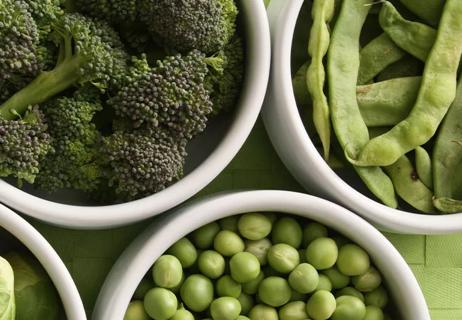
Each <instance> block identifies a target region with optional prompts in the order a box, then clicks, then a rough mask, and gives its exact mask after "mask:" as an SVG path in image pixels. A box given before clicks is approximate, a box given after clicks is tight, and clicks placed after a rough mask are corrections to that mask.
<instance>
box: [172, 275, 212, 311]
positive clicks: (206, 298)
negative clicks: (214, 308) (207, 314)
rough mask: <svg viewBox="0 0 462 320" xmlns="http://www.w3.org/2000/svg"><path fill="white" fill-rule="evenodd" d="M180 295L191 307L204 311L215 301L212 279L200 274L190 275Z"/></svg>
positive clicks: (194, 309)
mask: <svg viewBox="0 0 462 320" xmlns="http://www.w3.org/2000/svg"><path fill="white" fill-rule="evenodd" d="M180 295H181V299H182V300H183V303H184V304H185V305H186V306H187V307H188V308H189V309H191V310H192V311H195V312H202V311H204V310H205V309H207V308H208V307H209V305H210V303H212V301H213V284H212V281H210V279H208V278H206V277H205V276H203V275H200V274H193V275H190V276H189V277H187V278H186V280H185V281H184V283H183V285H182V286H181V289H180Z"/></svg>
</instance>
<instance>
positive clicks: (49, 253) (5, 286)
mask: <svg viewBox="0 0 462 320" xmlns="http://www.w3.org/2000/svg"><path fill="white" fill-rule="evenodd" d="M0 239H1V244H0V283H1V285H0V293H1V296H2V299H0V318H1V319H4V320H12V319H16V320H21V319H27V320H41V319H47V320H64V319H68V320H82V319H86V315H85V309H84V307H83V303H82V300H81V298H80V295H79V292H78V291H77V287H76V286H75V284H74V281H73V280H72V277H71V275H70V274H69V271H68V270H67V268H66V266H65V265H64V263H63V261H62V260H61V258H60V257H59V256H58V254H57V253H56V251H55V250H54V249H53V248H52V247H51V245H50V244H49V243H48V242H47V240H46V239H45V238H44V237H43V236H42V235H41V234H40V233H39V232H38V231H37V230H36V229H35V228H34V227H33V226H31V225H30V224H29V223H28V222H27V221H26V220H24V219H23V218H21V217H20V216H19V215H17V214H16V213H15V212H13V211H11V210H10V209H8V208H6V207H5V206H2V205H0Z"/></svg>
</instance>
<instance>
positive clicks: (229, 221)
mask: <svg viewBox="0 0 462 320" xmlns="http://www.w3.org/2000/svg"><path fill="white" fill-rule="evenodd" d="M238 221H239V216H230V217H226V218H223V219H221V220H220V221H218V223H219V225H220V227H221V229H222V230H228V231H232V232H237V231H238V229H237V222H238Z"/></svg>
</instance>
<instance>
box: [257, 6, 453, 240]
mask: <svg viewBox="0 0 462 320" xmlns="http://www.w3.org/2000/svg"><path fill="white" fill-rule="evenodd" d="M303 2H304V1H303V0H293V1H284V0H272V1H271V2H270V5H269V7H268V14H269V20H270V29H271V38H272V39H271V40H272V64H271V76H270V83H269V86H268V92H267V97H266V101H265V105H264V107H263V110H262V116H263V121H264V124H265V127H266V130H267V132H268V135H269V137H270V140H271V141H272V144H273V146H274V147H275V149H276V151H277V153H278V154H279V156H280V157H281V159H282V160H283V162H284V164H285V165H286V166H287V168H288V169H289V171H290V172H291V173H292V175H293V176H294V177H295V178H296V179H297V180H298V182H299V183H300V184H302V185H303V186H304V187H305V188H306V189H308V190H311V191H314V193H315V194H318V195H322V196H324V197H326V198H329V199H332V200H334V201H336V202H339V203H341V204H343V205H345V206H346V207H348V208H350V209H351V210H353V211H355V212H357V213H358V214H360V215H361V216H363V217H364V218H366V219H368V220H369V221H371V222H372V223H374V224H375V225H377V226H378V227H379V228H381V229H383V230H387V231H392V232H397V233H408V234H445V233H454V232H460V231H461V230H462V213H456V214H448V215H425V214H419V213H412V212H407V211H403V210H399V209H393V208H389V207H387V206H385V205H383V204H381V203H379V202H377V201H375V200H373V199H371V198H369V197H367V196H365V195H363V194H362V193H360V192H359V191H357V190H356V189H354V188H353V187H351V186H350V185H348V184H347V183H346V182H345V181H344V180H343V179H342V178H340V177H339V176H338V175H337V174H336V173H335V172H334V170H332V169H331V168H330V166H329V165H328V164H327V163H326V162H325V161H324V159H323V157H322V156H321V155H320V154H319V152H318V151H317V150H316V148H315V146H314V145H313V143H312V141H311V139H310V137H309V135H308V133H307V131H306V129H305V127H304V124H303V122H302V119H301V116H300V113H299V111H298V108H297V104H296V101H295V96H294V92H293V89H292V76H291V53H292V40H293V39H292V36H293V33H294V30H295V25H296V22H297V19H298V15H299V12H300V9H301V7H302V5H303Z"/></svg>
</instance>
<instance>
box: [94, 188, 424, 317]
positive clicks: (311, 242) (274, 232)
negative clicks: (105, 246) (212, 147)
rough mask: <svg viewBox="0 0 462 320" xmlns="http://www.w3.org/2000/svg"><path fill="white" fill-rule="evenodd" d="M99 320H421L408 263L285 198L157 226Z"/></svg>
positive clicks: (227, 200)
mask: <svg viewBox="0 0 462 320" xmlns="http://www.w3.org/2000/svg"><path fill="white" fill-rule="evenodd" d="M93 319H95V320H96V319H98V320H106V319H110V320H122V319H124V320H149V319H155V320H166V319H172V320H191V319H213V320H248V319H250V320H263V319H264V320H298V319H300V320H305V319H314V320H327V319H332V320H347V319H355V320H384V319H396V320H398V319H403V320H404V319H412V320H417V319H418V320H429V319H430V316H429V313H428V308H427V305H426V302H425V299H424V297H423V294H422V291H421V289H420V287H419V285H418V283H417V281H416V279H415V277H414V275H413V273H412V271H411V270H410V268H409V267H408V265H407V264H406V262H405V261H404V259H403V258H402V257H401V255H400V254H399V253H398V251H397V250H396V249H395V248H394V247H393V245H392V244H391V243H390V242H389V241H388V240H387V239H386V238H385V237H384V236H383V235H382V234H381V233H380V232H379V231H377V230H376V229H375V228H374V227H373V226H372V225H370V224H369V223H368V222H366V221H365V220H363V219H362V218H360V217H358V216H357V215H355V214H353V213H352V212H350V211H348V210H346V209H344V208H342V207H340V206H338V205H336V204H333V203H331V202H328V201H326V200H323V199H320V198H316V197H313V196H309V195H305V194H301V193H295V192H287V191H274V190H273V191H268V190H261V191H244V192H235V193H221V194H217V195H213V196H209V197H206V198H204V199H201V200H197V201H196V202H194V203H191V204H188V205H186V206H184V207H182V208H180V209H177V210H176V211H175V212H172V213H171V214H169V215H165V216H162V217H160V218H158V220H156V221H155V222H153V224H152V225H151V226H150V227H148V228H147V229H146V231H145V232H143V233H142V234H140V235H139V237H138V238H137V239H136V240H135V241H134V242H133V243H132V244H131V245H130V246H129V247H128V248H127V249H126V251H125V252H124V253H123V254H122V255H121V257H120V258H119V259H118V261H117V262H116V263H115V265H114V267H113V269H112V270H111V271H110V273H109V274H108V276H107V278H106V280H105V282H104V285H103V287H102V289H101V292H100V294H99V296H98V299H97V302H96V307H95V311H94V314H93Z"/></svg>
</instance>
